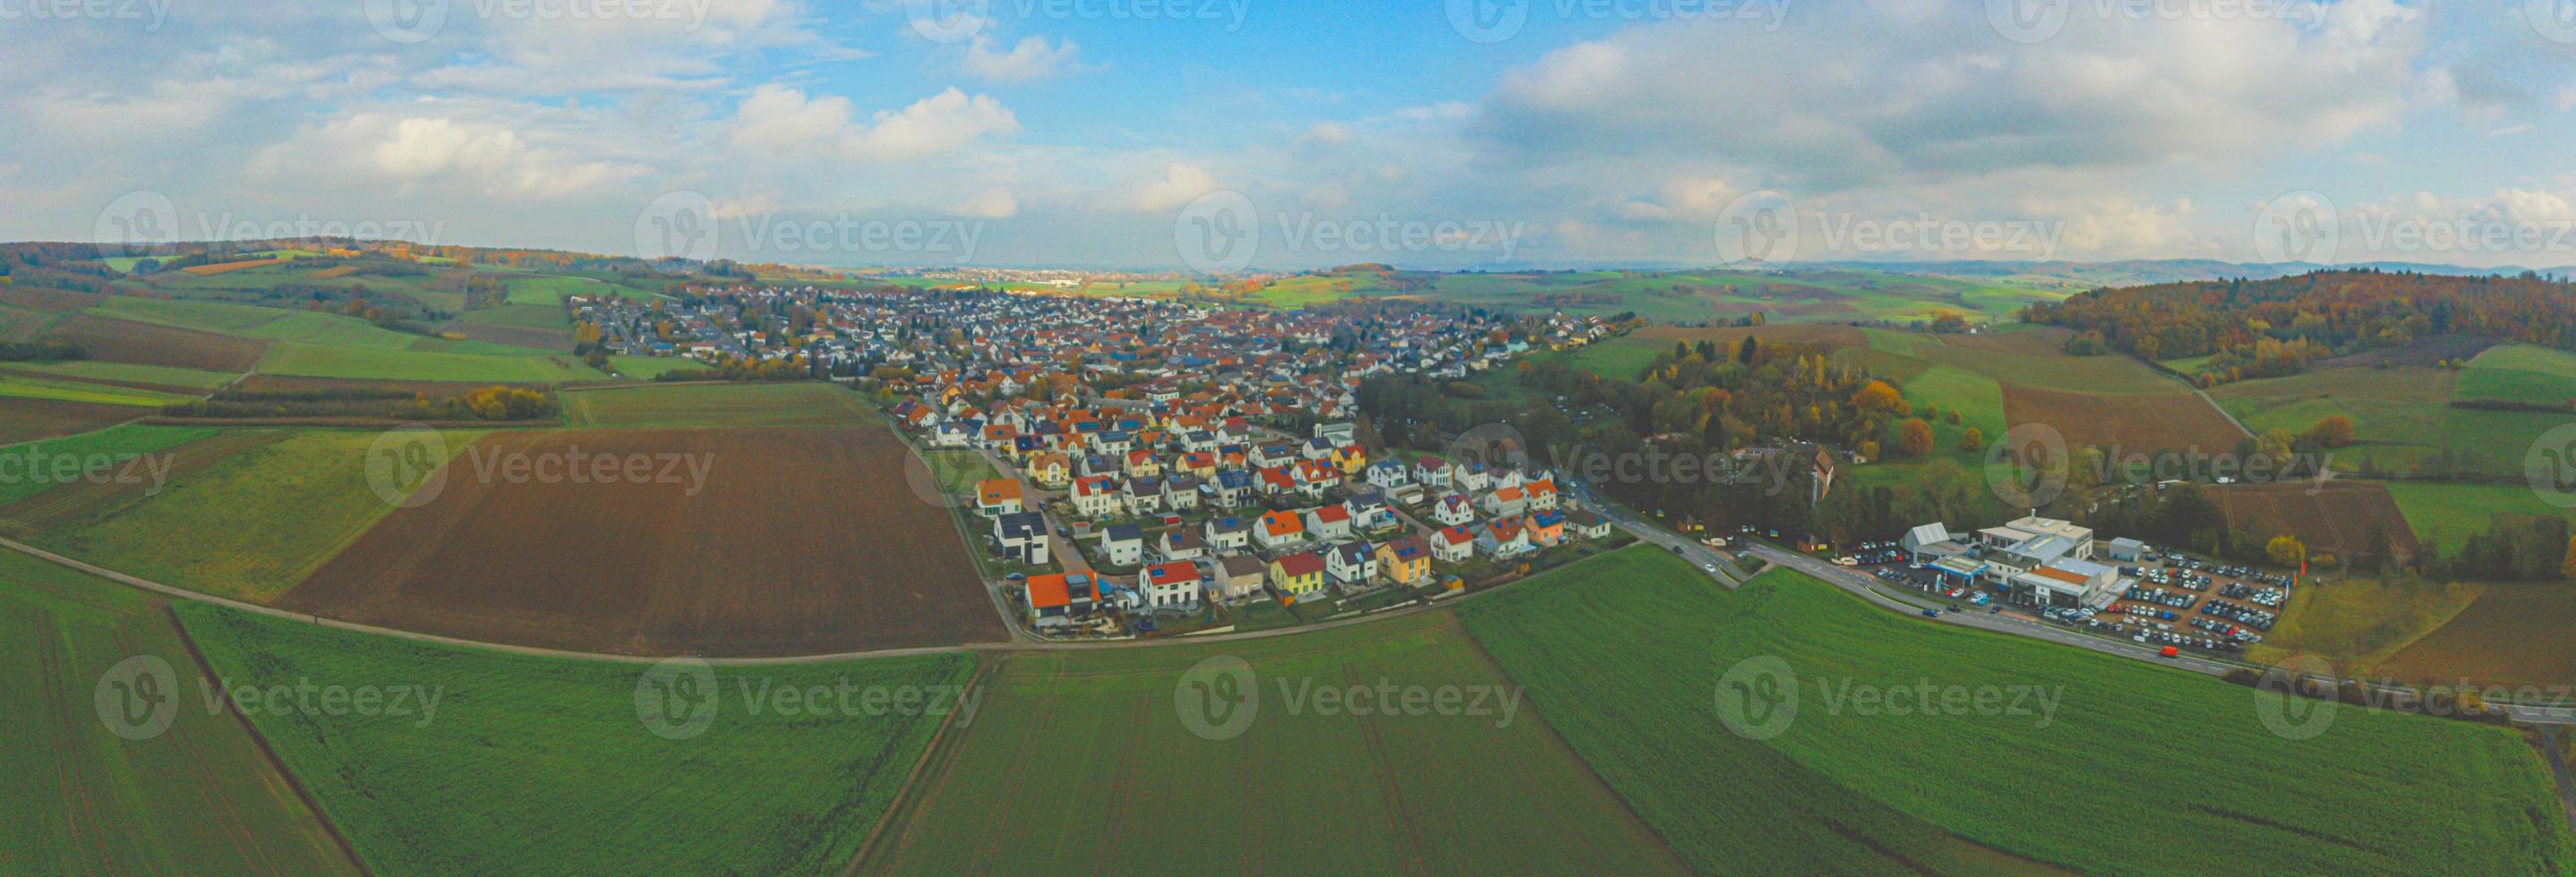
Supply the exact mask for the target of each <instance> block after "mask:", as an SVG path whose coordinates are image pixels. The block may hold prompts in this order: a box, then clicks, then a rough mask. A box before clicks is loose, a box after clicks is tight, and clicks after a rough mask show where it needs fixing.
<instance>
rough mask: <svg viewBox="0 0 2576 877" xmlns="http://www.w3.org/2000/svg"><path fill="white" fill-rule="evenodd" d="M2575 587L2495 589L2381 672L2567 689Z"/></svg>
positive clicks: (2575, 674) (2575, 647)
mask: <svg viewBox="0 0 2576 877" xmlns="http://www.w3.org/2000/svg"><path fill="white" fill-rule="evenodd" d="M2571 617H2576V585H2571V584H2569V583H2567V582H2538V583H2528V584H2525V583H2513V584H2491V585H2487V586H2485V587H2484V588H2483V589H2482V590H2481V591H2480V592H2479V594H2478V596H2477V599H2476V600H2475V601H2473V602H2471V603H2470V604H2469V605H2468V607H2467V608H2466V609H2463V610H2461V611H2460V612H2459V613H2458V614H2456V615H2453V616H2451V618H2450V619H2449V621H2448V622H2447V623H2444V624H2442V625H2441V626H2440V627H2436V628H2434V629H2433V630H2432V631H2431V632H2429V633H2426V634H2425V635H2423V636H2420V637H2417V638H2415V639H2414V640H2413V641H2411V642H2409V643H2408V644H2407V645H2406V647H2405V648H2404V649H2402V650H2400V651H2398V652H2397V653H2396V654H2395V655H2392V656H2390V657H2389V658H2388V660H2386V661H2384V662H2382V663H2380V664H2379V665H2378V667H2377V668H2376V672H2377V673H2378V674H2379V675H2382V676H2389V677H2394V678H2397V679H2401V680H2408V681H2421V682H2429V683H2436V684H2458V683H2459V682H2461V681H2462V680H2470V681H2474V682H2477V683H2480V684H2492V685H2510V686H2520V685H2543V686H2563V685H2566V684H2567V683H2568V680H2571V679H2576V637H2569V636H2567V631H2566V628H2567V619H2569V618H2571Z"/></svg>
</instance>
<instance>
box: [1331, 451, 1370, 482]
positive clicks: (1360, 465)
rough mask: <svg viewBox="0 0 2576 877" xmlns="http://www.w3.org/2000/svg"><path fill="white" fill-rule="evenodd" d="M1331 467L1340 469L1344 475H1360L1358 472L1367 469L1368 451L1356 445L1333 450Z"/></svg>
mask: <svg viewBox="0 0 2576 877" xmlns="http://www.w3.org/2000/svg"><path fill="white" fill-rule="evenodd" d="M1333 465H1335V466H1339V467H1341V469H1342V474H1344V475H1357V474H1360V470H1362V469H1366V468H1368V451H1365V450H1362V449H1361V448H1360V446H1358V445H1343V446H1341V447H1338V448H1334V449H1333Z"/></svg>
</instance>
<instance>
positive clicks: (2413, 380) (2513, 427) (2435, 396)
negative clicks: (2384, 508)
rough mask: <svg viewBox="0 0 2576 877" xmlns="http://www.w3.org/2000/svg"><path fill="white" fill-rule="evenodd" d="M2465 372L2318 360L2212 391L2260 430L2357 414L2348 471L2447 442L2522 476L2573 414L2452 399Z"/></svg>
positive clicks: (2405, 461)
mask: <svg viewBox="0 0 2576 877" xmlns="http://www.w3.org/2000/svg"><path fill="white" fill-rule="evenodd" d="M2462 380H2465V378H2464V377H2463V375H2462V373H2459V372H2453V371H2451V370H2448V369H2437V368H2425V367H2402V366H2401V367H2391V368H2318V369H2312V370H2310V371H2308V372H2305V373H2302V374H2297V375H2292V376H2290V377H2285V378H2269V379H2264V380H2255V381H2237V382H2235V383H2230V384H2222V385H2220V386H2218V387H2215V388H2212V389H2211V390H2210V391H2209V395H2210V397H2211V398H2213V399H2216V400H2218V404H2219V405H2220V406H2221V407H2224V408H2226V409H2227V410H2228V411H2229V412H2230V413H2233V414H2235V415H2236V416H2237V417H2238V418H2239V419H2241V420H2243V421H2245V425H2246V426H2249V427H2252V428H2253V429H2254V430H2256V431H2257V432H2260V431H2264V430H2270V429H2274V428H2280V429H2287V430H2290V431H2292V432H2302V431H2305V430H2307V429H2308V428H2309V427H2312V426H2315V425H2316V422H2317V421H2318V420H2319V419H2322V418H2324V417H2326V416H2328V415H2336V414H2340V415H2343V416H2347V417H2350V418H2352V421H2353V431H2354V435H2355V436H2357V437H2358V438H2359V439H2360V442H2359V443H2357V444H2354V445H2352V446H2350V447H2345V448H2339V449H2336V450H2335V452H2334V453H2335V463H2336V465H2337V466H2338V468H2342V469H2344V470H2345V471H2355V470H2365V469H2373V468H2375V469H2377V470H2379V471H2385V472H2393V473H2410V472H2413V471H2415V470H2416V468H2417V467H2418V466H2420V465H2423V464H2424V463H2425V462H2426V461H2427V460H2429V459H2431V458H2433V457H2435V456H2436V455H2439V454H2441V453H2443V452H2444V451H2446V450H2447V451H2449V452H2450V453H2451V454H2452V455H2453V456H2454V457H2456V458H2459V459H2461V460H2462V461H2464V462H2465V463H2466V464H2467V465H2466V468H2469V469H2471V470H2474V471H2479V472H2484V473H2488V474H2494V475H2503V476H2512V477H2519V476H2520V475H2521V474H2522V462H2523V456H2524V454H2525V453H2526V452H2528V451H2529V450H2530V449H2531V445H2532V443H2533V442H2534V441H2536V440H2537V439H2539V437H2540V435H2541V433H2544V432H2547V431H2549V430H2550V429H2552V428H2554V427H2557V426H2559V425H2561V424H2564V423H2566V422H2567V421H2568V418H2567V417H2566V416H2564V415H2555V414H2544V413H2540V412H2531V411H2490V410H2480V409H2469V408H2453V407H2450V404H2449V403H2450V400H2451V398H2452V396H2453V393H2454V391H2455V388H2456V386H2457V385H2458V383H2459V382H2460V381H2462Z"/></svg>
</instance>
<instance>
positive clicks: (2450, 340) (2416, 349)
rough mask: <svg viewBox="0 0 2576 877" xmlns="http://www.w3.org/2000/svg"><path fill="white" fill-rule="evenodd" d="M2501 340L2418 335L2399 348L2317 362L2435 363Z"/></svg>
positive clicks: (2474, 353) (2464, 355) (2364, 365)
mask: <svg viewBox="0 0 2576 877" xmlns="http://www.w3.org/2000/svg"><path fill="white" fill-rule="evenodd" d="M2499 343H2502V342H2499V341H2497V340H2495V339H2493V338H2478V337H2472V336H2468V335H2435V336H2432V337H2429V338H2417V339H2415V340H2414V341H2412V342H2410V343H2407V344H2405V345H2403V346H2399V347H2384V348H2381V349H2378V350H2365V351H2362V352H2360V353H2355V354H2353V355H2351V356H2338V357H2335V358H2333V359H2327V360H2321V361H2319V362H2318V363H2317V365H2318V366H2319V367H2322V368H2368V367H2378V366H2390V365H2432V364H2434V363H2438V362H2441V361H2443V360H2446V359H2450V360H2462V361H2466V360H2470V359H2475V358H2477V355H2478V354H2481V353H2485V352H2486V350H2487V348H2489V347H2494V346H2496V345H2497V344H2499Z"/></svg>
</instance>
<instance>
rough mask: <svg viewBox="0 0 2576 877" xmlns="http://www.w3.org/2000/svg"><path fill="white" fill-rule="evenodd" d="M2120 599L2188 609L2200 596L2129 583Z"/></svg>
mask: <svg viewBox="0 0 2576 877" xmlns="http://www.w3.org/2000/svg"><path fill="white" fill-rule="evenodd" d="M2120 599H2123V600H2130V601H2134V602H2139V603H2154V604H2156V605H2159V606H2171V607H2173V608H2176V609H2182V610H2189V609H2191V606H2192V604H2193V603H2197V602H2200V598H2198V597H2194V596H2191V595H2189V594H2177V593H2174V592H2172V591H2167V590H2164V589H2162V588H2150V587H2147V586H2145V585H2130V586H2129V590H2128V591H2126V592H2124V593H2122V594H2121V595H2120Z"/></svg>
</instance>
